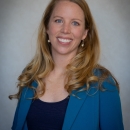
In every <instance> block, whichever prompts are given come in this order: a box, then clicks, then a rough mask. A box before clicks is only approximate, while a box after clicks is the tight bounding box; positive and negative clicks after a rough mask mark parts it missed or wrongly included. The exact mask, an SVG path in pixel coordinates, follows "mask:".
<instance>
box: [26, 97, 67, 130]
mask: <svg viewBox="0 0 130 130" xmlns="http://www.w3.org/2000/svg"><path fill="white" fill-rule="evenodd" d="M68 101H69V96H68V97H67V98H65V99H63V100H61V101H59V102H51V103H50V102H44V101H41V100H40V99H36V100H34V101H33V102H32V104H31V106H30V109H29V112H28V114H27V126H28V130H62V125H63V122H64V117H65V112H66V108H67V105H68Z"/></svg>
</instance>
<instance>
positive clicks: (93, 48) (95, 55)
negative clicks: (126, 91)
mask: <svg viewBox="0 0 130 130" xmlns="http://www.w3.org/2000/svg"><path fill="white" fill-rule="evenodd" d="M59 1H61V0H51V1H50V3H49V5H48V6H47V8H46V10H45V12H44V14H43V17H42V20H41V23H40V26H39V31H38V38H37V50H36V54H35V56H34V58H33V59H32V61H31V62H30V63H29V64H28V65H27V66H26V67H25V69H24V71H23V72H22V74H21V75H20V76H19V77H18V81H19V82H18V85H17V87H18V88H19V91H18V93H17V94H15V95H10V96H9V98H10V99H12V98H19V97H20V94H21V91H22V88H24V87H25V86H26V87H29V88H32V89H35V88H34V87H33V86H31V83H32V82H33V81H34V80H35V81H37V83H38V88H37V89H36V93H35V96H34V98H38V97H40V96H42V95H43V94H44V92H45V84H44V83H43V79H44V78H45V77H46V76H47V75H48V74H49V73H50V72H51V71H52V70H53V69H54V62H53V59H52V55H51V46H50V45H49V44H48V35H47V33H46V30H47V28H48V23H49V20H50V17H51V14H52V12H53V10H54V8H55V6H56V4H57V3H58V2H59ZM69 1H71V2H73V3H76V4H77V5H79V6H80V7H81V9H82V10H83V12H84V17H85V29H88V34H87V37H86V38H85V39H84V47H81V45H80V46H79V48H78V52H77V54H76V56H75V57H74V58H73V59H72V61H71V63H70V64H68V65H67V67H66V69H67V73H66V75H67V83H66V85H65V89H66V90H67V91H68V92H69V93H71V91H72V90H76V89H79V88H80V87H81V86H83V85H84V84H85V83H86V89H89V87H90V83H91V82H99V81H100V80H101V81H103V80H104V79H105V78H106V77H107V76H108V75H109V74H110V73H109V71H108V70H106V69H105V68H103V67H102V66H100V65H98V59H99V53H100V44H99V38H98V33H97V30H96V26H95V23H94V20H93V17H92V14H91V12H90V9H89V7H88V4H87V3H86V1H85V0H69ZM96 68H97V69H100V70H103V74H102V75H101V76H100V77H98V76H95V75H94V71H93V70H94V69H96ZM116 84H117V86H118V83H117V82H116Z"/></svg>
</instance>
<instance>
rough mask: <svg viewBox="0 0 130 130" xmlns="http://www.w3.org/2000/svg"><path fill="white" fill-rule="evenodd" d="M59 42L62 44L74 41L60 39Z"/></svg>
mask: <svg viewBox="0 0 130 130" xmlns="http://www.w3.org/2000/svg"><path fill="white" fill-rule="evenodd" d="M58 40H59V41H60V42H67V43H68V42H71V41H72V40H69V39H62V38H58Z"/></svg>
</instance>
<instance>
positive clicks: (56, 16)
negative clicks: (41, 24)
mask: <svg viewBox="0 0 130 130" xmlns="http://www.w3.org/2000/svg"><path fill="white" fill-rule="evenodd" d="M56 17H60V18H62V19H64V18H63V17H61V16H54V17H53V18H56ZM72 20H79V21H81V22H83V21H82V20H80V19H77V18H73V19H72Z"/></svg>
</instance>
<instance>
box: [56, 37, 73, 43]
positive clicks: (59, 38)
mask: <svg viewBox="0 0 130 130" xmlns="http://www.w3.org/2000/svg"><path fill="white" fill-rule="evenodd" d="M57 40H58V42H59V43H60V44H62V45H68V44H70V43H71V42H72V41H73V39H72V38H68V37H57Z"/></svg>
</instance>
